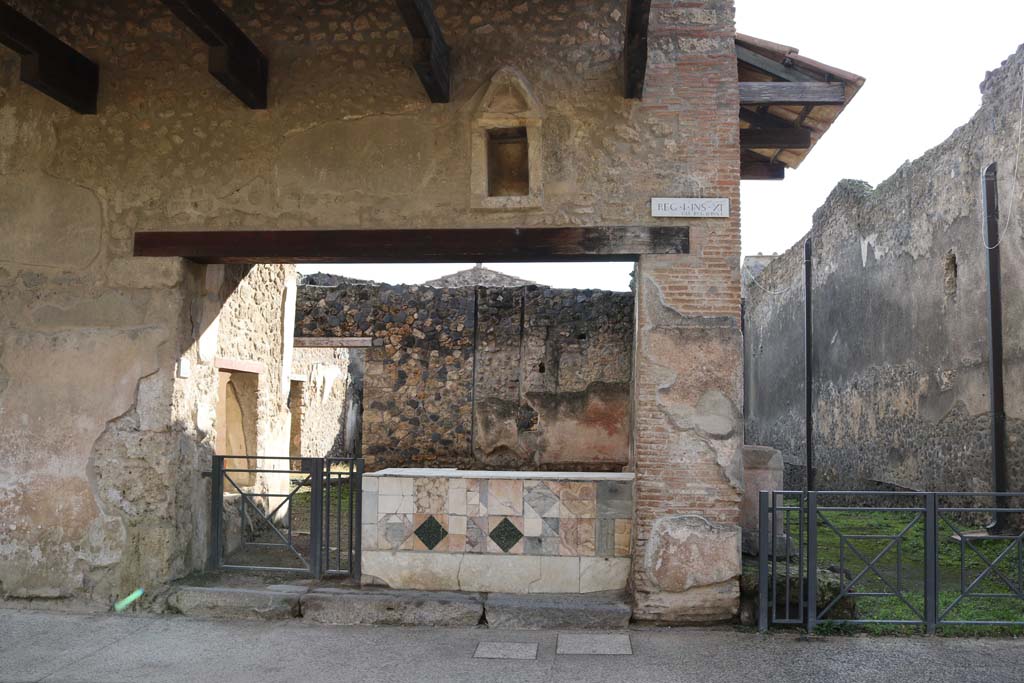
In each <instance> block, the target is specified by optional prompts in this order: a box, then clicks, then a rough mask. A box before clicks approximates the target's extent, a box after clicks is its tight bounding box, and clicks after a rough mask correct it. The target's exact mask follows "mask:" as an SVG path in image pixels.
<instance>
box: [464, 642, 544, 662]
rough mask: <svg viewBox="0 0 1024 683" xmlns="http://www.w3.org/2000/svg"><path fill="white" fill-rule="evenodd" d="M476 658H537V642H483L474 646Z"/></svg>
mask: <svg viewBox="0 0 1024 683" xmlns="http://www.w3.org/2000/svg"><path fill="white" fill-rule="evenodd" d="M473 657H475V658H477V659H537V643H485V642H481V643H480V644H479V645H477V646H476V654H474V655H473Z"/></svg>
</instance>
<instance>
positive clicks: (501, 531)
mask: <svg viewBox="0 0 1024 683" xmlns="http://www.w3.org/2000/svg"><path fill="white" fill-rule="evenodd" d="M490 536H491V540H492V541H494V542H495V543H496V544H497V545H498V547H499V548H501V550H502V552H506V553H507V552H508V551H509V550H511V549H512V547H513V546H514V545H515V544H516V543H518V542H519V541H520V540H521V539H522V538H523V532H521V531H520V530H519V529H517V528H516V525H515V524H513V523H512V522H510V521H509V519H508V517H506V518H504V519H503V520H501V521H500V522H498V525H497V526H495V527H494V530H493V531H491V534H490Z"/></svg>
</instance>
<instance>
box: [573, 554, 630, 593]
mask: <svg viewBox="0 0 1024 683" xmlns="http://www.w3.org/2000/svg"><path fill="white" fill-rule="evenodd" d="M631 566H632V561H631V560H630V559H629V558H628V557H581V558H580V593H597V592H602V591H615V590H622V589H624V588H625V587H626V581H627V580H628V579H629V569H630V567H631Z"/></svg>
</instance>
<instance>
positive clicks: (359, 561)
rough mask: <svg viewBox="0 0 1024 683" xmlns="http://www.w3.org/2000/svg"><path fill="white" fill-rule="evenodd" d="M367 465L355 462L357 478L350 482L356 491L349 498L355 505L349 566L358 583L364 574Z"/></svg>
mask: <svg viewBox="0 0 1024 683" xmlns="http://www.w3.org/2000/svg"><path fill="white" fill-rule="evenodd" d="M365 465H366V463H365V462H364V461H363V459H362V458H357V459H356V461H355V473H354V476H355V478H354V479H351V480H350V481H351V482H352V483H351V486H352V487H353V489H354V491H351V492H350V496H349V500H350V501H352V504H353V513H352V516H351V517H350V518H349V519H351V520H352V522H351V525H350V527H351V530H352V533H351V535H350V536H349V539H350V540H349V546H348V548H349V552H350V553H352V556H351V559H350V560H349V565H348V566H349V576H351V577H352V579H353V580H354V581H356V582H358V581H359V579H360V578H361V577H362V573H363V569H362V567H363V556H362V552H363V469H364V467H365ZM357 496H358V499H357Z"/></svg>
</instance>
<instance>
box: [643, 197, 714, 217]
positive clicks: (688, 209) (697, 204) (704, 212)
mask: <svg viewBox="0 0 1024 683" xmlns="http://www.w3.org/2000/svg"><path fill="white" fill-rule="evenodd" d="M651 215H652V216H656V217H663V216H672V217H675V218H728V217H729V200H728V199H714V198H705V199H701V198H697V197H654V198H653V199H651Z"/></svg>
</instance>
